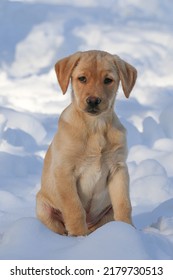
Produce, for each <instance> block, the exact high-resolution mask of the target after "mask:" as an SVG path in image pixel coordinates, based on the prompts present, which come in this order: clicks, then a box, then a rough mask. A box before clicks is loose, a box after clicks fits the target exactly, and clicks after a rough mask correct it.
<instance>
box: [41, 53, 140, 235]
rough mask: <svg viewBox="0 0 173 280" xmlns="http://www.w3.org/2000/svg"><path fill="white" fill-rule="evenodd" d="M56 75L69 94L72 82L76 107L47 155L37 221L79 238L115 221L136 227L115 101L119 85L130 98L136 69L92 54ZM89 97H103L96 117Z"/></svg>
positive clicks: (71, 60) (70, 60) (73, 59)
mask: <svg viewBox="0 0 173 280" xmlns="http://www.w3.org/2000/svg"><path fill="white" fill-rule="evenodd" d="M55 71H56V74H57V78H58V81H59V84H60V86H61V89H62V91H63V93H64V94H65V92H66V90H67V88H68V85H69V82H70V79H71V82H72V103H71V104H70V105H69V106H68V107H67V108H66V109H65V110H64V111H63V113H62V114H61V116H60V119H59V127H58V131H57V133H56V134H55V136H54V139H53V141H52V143H51V145H50V147H49V149H48V151H47V154H46V156H45V160H44V167H43V174H42V182H41V190H40V191H39V192H38V194H37V216H38V218H39V219H40V220H41V221H42V222H43V223H44V224H45V225H46V226H47V227H48V228H50V229H51V230H53V231H54V232H57V233H59V234H68V235H74V236H78V235H86V234H88V233H90V232H92V231H94V230H95V229H96V228H98V227H100V226H101V225H103V224H105V223H107V222H109V221H113V220H117V221H123V222H127V223H129V224H131V223H132V221H131V203H130V199H129V175H128V170H127V165H126V157H127V149H126V133H125V129H124V127H123V126H122V124H121V123H120V121H119V120H118V117H117V116H116V114H115V113H114V101H115V96H116V92H117V89H118V87H119V82H120V81H121V84H122V88H123V91H124V94H125V96H126V97H129V95H130V92H131V90H132V88H133V86H134V84H135V81H136V77H137V72H136V69H135V68H134V67H133V66H131V65H130V64H128V63H126V62H125V61H123V60H122V59H120V58H119V57H118V56H113V55H111V54H109V53H106V52H102V51H88V52H78V53H76V54H74V55H71V56H69V57H66V58H64V59H62V60H60V61H59V62H57V64H56V65H55ZM81 76H85V77H86V78H87V81H86V82H81V81H79V79H78V78H79V77H81ZM105 78H110V79H111V80H112V81H111V83H109V84H106V83H105V82H104V81H105ZM88 97H93V98H98V97H99V98H100V100H101V103H100V104H99V105H98V106H97V112H96V113H95V112H94V113H93V112H92V113H90V112H89V111H88V107H87V106H88V105H87V102H86V100H87V98H88Z"/></svg>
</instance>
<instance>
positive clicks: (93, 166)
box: [77, 156, 108, 207]
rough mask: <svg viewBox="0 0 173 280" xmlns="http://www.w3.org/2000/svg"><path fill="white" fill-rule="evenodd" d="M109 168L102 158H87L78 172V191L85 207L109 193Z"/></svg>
mask: <svg viewBox="0 0 173 280" xmlns="http://www.w3.org/2000/svg"><path fill="white" fill-rule="evenodd" d="M107 177H108V168H107V166H106V164H105V163H104V162H103V158H102V156H100V157H99V156H97V157H95V156H91V157H90V158H86V159H85V160H84V162H83V164H82V165H81V167H80V168H79V170H78V176H77V189H78V194H79V197H80V199H81V201H82V203H83V205H84V206H86V207H87V206H88V204H90V203H91V201H93V199H95V198H97V197H105V192H107Z"/></svg>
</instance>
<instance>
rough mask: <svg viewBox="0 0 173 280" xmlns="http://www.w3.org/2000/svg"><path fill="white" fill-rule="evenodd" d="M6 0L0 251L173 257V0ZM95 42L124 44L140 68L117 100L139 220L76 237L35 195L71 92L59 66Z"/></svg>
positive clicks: (0, 74)
mask: <svg viewBox="0 0 173 280" xmlns="http://www.w3.org/2000/svg"><path fill="white" fill-rule="evenodd" d="M0 10H2V11H5V13H4V12H2V13H0V23H1V24H0V41H1V44H0V103H1V105H0V106H1V107H0V259H143V260H144V259H173V126H172V121H171V120H172V119H173V73H172V52H173V51H172V49H173V48H172V46H173V39H172V38H173V31H172V25H173V18H172V14H173V5H171V4H170V1H169V0H165V1H162V0H159V1H158V0H157V1H155V0H153V1H150V4H149V5H146V3H144V2H141V1H136V0H125V1H124V2H122V1H121V0H117V1H116V3H115V1H111V0H108V1H106V2H105V1H99V0H92V1H90V0H88V1H79V0H76V1H73V3H71V1H68V0H66V1H62V0H51V1H48V0H27V1H24V0H20V1H17V2H16V1H13V0H11V1H1V2H0ZM11 18H13V21H11V20H9V19H11ZM14 30H15V32H14ZM86 49H101V50H106V51H109V52H111V53H117V54H118V55H119V56H121V57H122V58H124V59H125V60H127V61H129V63H132V64H133V65H134V66H136V68H137V69H138V81H137V84H136V87H135V88H134V90H133V92H132V95H131V97H130V98H129V99H128V100H126V99H125V97H124V94H123V92H122V89H121V87H120V88H119V90H118V96H117V101H116V104H115V110H116V112H117V114H118V115H119V117H120V119H121V121H122V122H123V124H124V125H125V127H126V128H127V133H128V135H127V137H128V146H129V156H128V166H129V173H130V178H131V182H130V196H131V201H132V206H133V221H134V226H135V227H132V226H130V225H127V224H124V223H121V222H111V223H109V224H106V225H105V226H103V227H101V228H99V229H97V230H96V231H95V232H93V233H92V234H91V235H89V236H87V237H77V238H76V237H65V236H60V235H57V234H55V233H53V232H51V231H49V230H48V229H47V228H45V226H44V225H42V224H41V223H40V222H39V221H38V220H37V219H36V217H35V195H36V193H37V191H38V190H39V188H40V177H41V169H42V164H43V157H44V155H45V151H46V149H47V147H48V145H49V143H50V141H51V139H52V137H53V135H54V133H55V131H56V129H57V120H58V117H59V114H60V113H61V112H62V110H63V109H64V108H65V107H66V106H67V105H68V104H69V102H70V97H69V94H68V93H67V94H66V95H65V96H63V95H62V93H61V91H60V88H59V86H58V85H57V79H56V75H55V73H54V69H53V66H54V64H55V63H56V61H57V60H58V59H59V58H61V57H63V56H66V55H69V54H71V53H73V52H75V51H78V50H86ZM69 90H70V89H69Z"/></svg>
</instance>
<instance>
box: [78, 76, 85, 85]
mask: <svg viewBox="0 0 173 280" xmlns="http://www.w3.org/2000/svg"><path fill="white" fill-rule="evenodd" d="M78 80H79V81H80V82H81V83H86V81H87V78H86V77H85V76H81V77H78Z"/></svg>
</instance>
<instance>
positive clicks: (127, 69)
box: [114, 55, 137, 98]
mask: <svg viewBox="0 0 173 280" xmlns="http://www.w3.org/2000/svg"><path fill="white" fill-rule="evenodd" d="M114 59H115V64H116V66H117V67H118V73H119V77H120V80H121V84H122V88H123V91H124V94H125V96H126V97H127V98H128V97H129V95H130V92H131V91H132V88H133V87H134V85H135V82H136V78H137V70H136V69H135V68H134V67H133V66H132V65H130V64H129V63H127V62H125V61H124V60H122V59H121V58H120V57H119V56H117V55H114Z"/></svg>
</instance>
